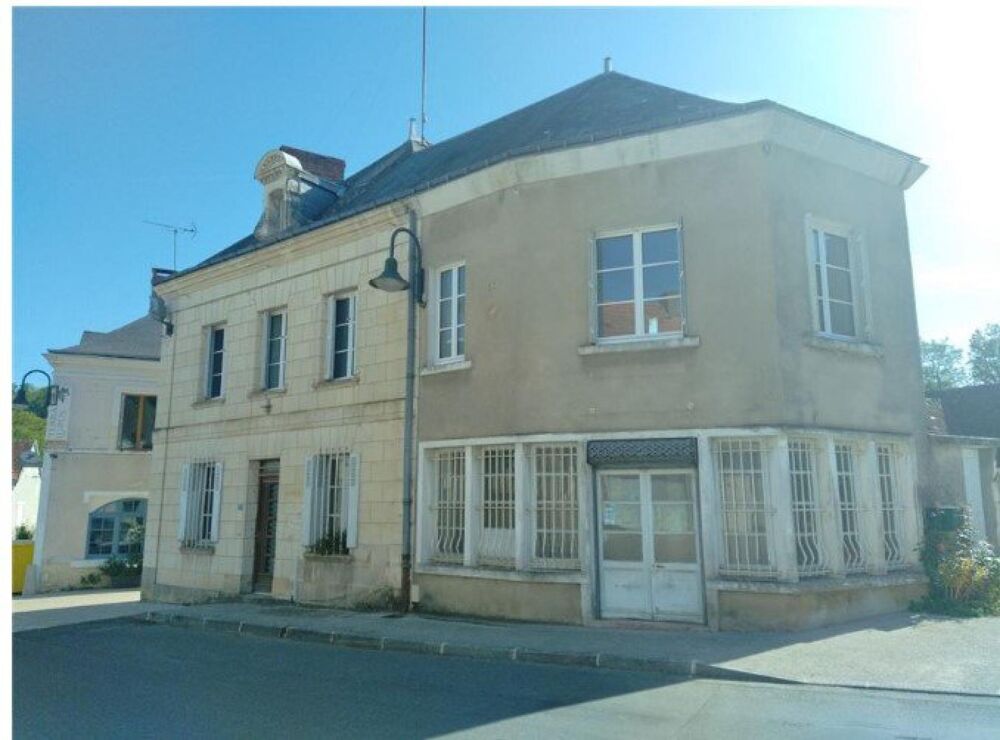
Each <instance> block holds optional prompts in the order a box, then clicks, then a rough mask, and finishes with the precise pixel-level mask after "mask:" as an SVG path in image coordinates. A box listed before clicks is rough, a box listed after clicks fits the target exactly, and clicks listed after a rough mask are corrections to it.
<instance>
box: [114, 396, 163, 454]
mask: <svg viewBox="0 0 1000 740" xmlns="http://www.w3.org/2000/svg"><path fill="white" fill-rule="evenodd" d="M155 421H156V396H137V395H132V394H125V395H124V396H123V397H122V418H121V430H120V432H119V435H118V448H119V449H121V450H151V449H153V425H154V423H155Z"/></svg>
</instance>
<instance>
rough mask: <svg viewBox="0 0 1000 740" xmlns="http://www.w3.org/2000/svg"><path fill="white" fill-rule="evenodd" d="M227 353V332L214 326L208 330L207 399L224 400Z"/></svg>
mask: <svg viewBox="0 0 1000 740" xmlns="http://www.w3.org/2000/svg"><path fill="white" fill-rule="evenodd" d="M225 351H226V330H225V328H223V327H221V326H213V327H211V328H209V330H208V367H207V373H206V377H207V383H206V385H205V397H206V398H222V394H223V391H224V390H225V385H224V383H223V373H224V371H225Z"/></svg>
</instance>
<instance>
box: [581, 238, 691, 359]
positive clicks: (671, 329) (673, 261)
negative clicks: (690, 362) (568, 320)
mask: <svg viewBox="0 0 1000 740" xmlns="http://www.w3.org/2000/svg"><path fill="white" fill-rule="evenodd" d="M596 250H597V254H596V271H597V274H596V301H597V317H596V318H597V337H598V338H599V339H626V338H632V337H645V336H657V335H664V334H666V335H671V334H672V335H676V334H680V333H682V332H683V331H684V306H683V300H682V285H681V283H682V269H681V244H680V229H678V228H675V227H673V228H665V229H651V230H648V231H636V232H633V233H629V234H622V235H619V236H608V237H601V238H598V239H597V243H596Z"/></svg>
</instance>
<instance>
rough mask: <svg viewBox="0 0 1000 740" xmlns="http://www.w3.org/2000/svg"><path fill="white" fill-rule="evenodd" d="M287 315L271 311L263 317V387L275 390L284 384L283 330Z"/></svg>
mask: <svg viewBox="0 0 1000 740" xmlns="http://www.w3.org/2000/svg"><path fill="white" fill-rule="evenodd" d="M287 323H288V322H287V315H286V314H285V312H284V311H271V312H270V313H268V314H266V315H265V317H264V329H265V333H264V388H265V390H275V389H277V388H283V387H284V386H285V331H286V325H287Z"/></svg>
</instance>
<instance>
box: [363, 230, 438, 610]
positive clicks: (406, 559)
mask: <svg viewBox="0 0 1000 740" xmlns="http://www.w3.org/2000/svg"><path fill="white" fill-rule="evenodd" d="M410 225H411V226H412V225H415V224H414V219H413V216H412V214H411V217H410ZM400 234H406V235H407V236H409V237H410V252H409V256H410V260H409V265H410V279H409V280H406V279H404V278H403V276H402V275H400V274H399V263H398V262H396V257H395V252H396V237H398V236H399V235H400ZM422 251H423V250H422V249H421V247H420V240H419V239H418V238H417V235H416V234H415V233H414V232H413V231H412V230H411V229H408V228H406V227H405V226H400V227H399V228H398V229H396V230H395V231H393V232H392V236H391V237H390V238H389V256H388V257H387V258H386V260H385V267H384V268H383V270H382V274H381V275H379V276H378V277H376V278H372V279H371V280H369V281H368V284H369V285H371V286H372V287H373V288H377V289H378V290H384V291H387V292H389V293H398V292H399V291H401V290H409V292H410V296H409V300H408V301H407V312H406V405H405V407H404V411H403V427H404V428H403V544H402V547H401V548H400V561H401V563H400V564H401V566H402V571H403V573H402V576H403V577H402V584H401V591H402V594H401V595H402V601H403V604H404V605H405V608H407V609H409V607H410V583H411V574H412V555H411V553H412V551H413V548H412V544H411V539H410V530H411V524H410V523H411V513H410V510H411V508H412V506H413V435H414V430H413V416H414V411H413V405H414V404H413V398H414V392H413V388H414V382H415V378H416V373H415V372H414V368H413V365H414V360H415V356H416V351H417V349H416V348H417V334H416V332H417V304H419V305H421V306H423V305H425V304H424V266H423V260H422Z"/></svg>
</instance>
